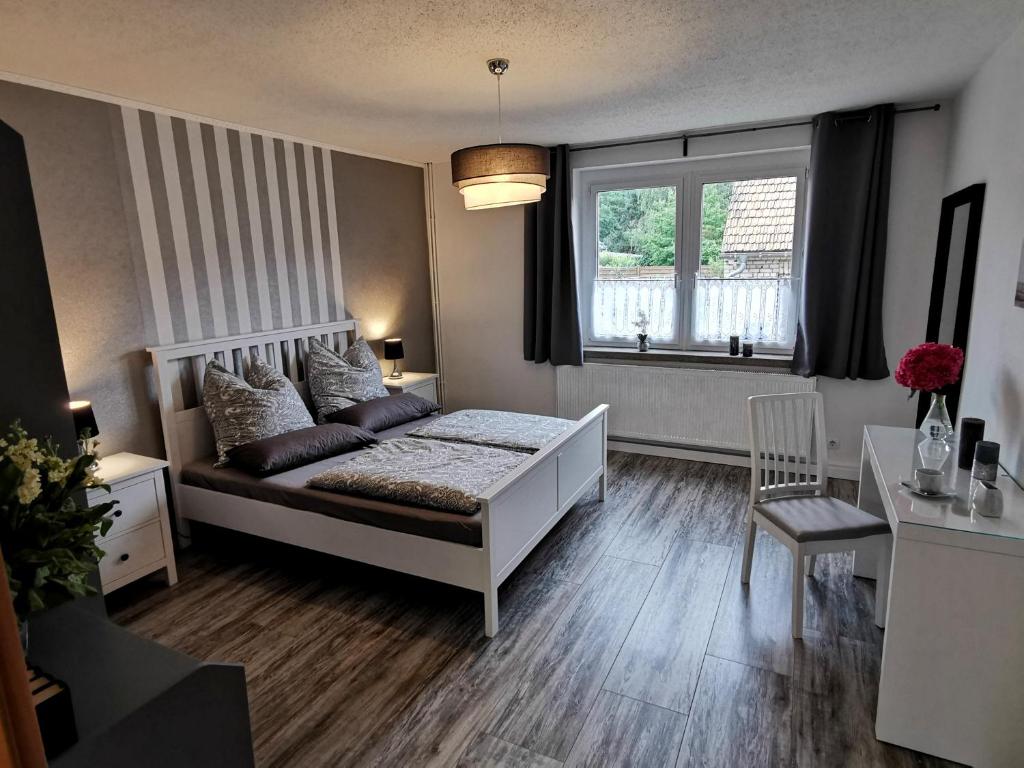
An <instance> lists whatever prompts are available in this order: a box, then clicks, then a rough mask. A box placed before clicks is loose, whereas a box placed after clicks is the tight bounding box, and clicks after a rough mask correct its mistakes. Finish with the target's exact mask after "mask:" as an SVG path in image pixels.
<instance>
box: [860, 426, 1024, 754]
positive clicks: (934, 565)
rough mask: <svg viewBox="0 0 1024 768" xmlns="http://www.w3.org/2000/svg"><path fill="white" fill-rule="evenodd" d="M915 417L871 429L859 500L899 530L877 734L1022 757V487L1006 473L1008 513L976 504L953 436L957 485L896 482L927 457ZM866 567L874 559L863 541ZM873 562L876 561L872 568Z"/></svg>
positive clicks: (949, 464)
mask: <svg viewBox="0 0 1024 768" xmlns="http://www.w3.org/2000/svg"><path fill="white" fill-rule="evenodd" d="M921 439H922V437H921V435H920V434H919V433H918V432H917V431H916V430H912V429H905V428H896V427H876V426H869V427H866V428H865V429H864V451H863V455H862V459H861V476H860V498H859V500H858V506H859V507H860V508H861V509H864V510H866V511H869V512H871V513H873V514H876V515H878V516H879V517H884V518H886V519H887V520H888V521H889V525H890V527H891V528H892V532H893V551H892V566H891V570H890V578H889V595H888V607H887V612H886V628H885V639H884V642H883V646H882V673H881V680H880V682H879V691H878V712H877V716H876V719H875V734H876V736H877V737H878V738H879V739H881V740H882V741H888V742H892V743H893V744H899V745H901V746H904V747H910V748H911V749H916V750H920V751H922V752H926V753H928V754H932V755H938V756H940V757H944V758H947V759H951V760H956V761H959V762H962V763H967V764H969V765H974V766H979V768H980V767H981V766H1021V765H1024V491H1021V490H1020V488H1018V487H1017V486H1016V485H1015V484H1014V483H1013V481H1012V480H1011V479H1010V478H1008V477H1005V476H1000V477H999V479H998V481H997V485H998V486H999V488H1001V489H1002V491H1003V495H1004V502H1005V506H1004V512H1003V517H1001V518H987V517H980V516H976V515H974V516H972V514H971V513H970V510H969V509H968V502H967V497H968V488H969V485H970V476H969V473H968V472H967V471H965V470H959V469H957V467H956V446H952V450H951V451H950V454H949V458H948V460H947V461H946V462H945V466H943V467H942V469H943V471H944V472H946V474H947V476H948V479H949V481H950V483H952V484H955V486H956V488H957V497H956V498H955V499H950V500H946V501H931V500H926V499H922V498H920V497H917V496H914V495H912V494H911V493H910V492H909V491H907V490H906V489H904V488H903V487H902V486H901V485H900V480H901V479H911V478H912V477H913V470H914V468H915V467H919V466H922V464H924V463H926V461H927V459H923V458H922V457H921V455H920V451H919V443H920V441H921ZM857 559H858V562H857V567H856V569H855V571H856V572H857V573H858V574H859V573H861V572H866V571H867V569H869V568H871V566H872V564H871V563H870V562H866V561H867V559H868V558H867V557H865V555H864V554H860V553H858V555H857ZM870 573H872V574H873V573H874V571H870Z"/></svg>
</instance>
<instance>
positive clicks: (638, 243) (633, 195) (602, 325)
mask: <svg viewBox="0 0 1024 768" xmlns="http://www.w3.org/2000/svg"><path fill="white" fill-rule="evenodd" d="M677 200H678V195H677V194H676V188H675V187H646V188H641V189H615V190H608V191H604V192H599V193H598V194H597V228H598V233H597V277H596V279H595V280H594V288H593V293H592V297H593V298H592V302H591V307H592V323H593V331H594V335H595V336H597V337H599V338H603V339H629V338H631V337H633V336H634V334H636V333H637V331H638V329H639V327H640V324H641V322H642V321H643V322H646V324H647V325H646V327H647V331H648V333H649V334H650V336H651V338H652V339H654V340H658V341H671V340H674V339H675V338H676V321H677V314H678V313H677V310H676V305H677V302H676V279H675V277H676V249H677V247H678V246H677V242H676V219H677V218H678V211H677V208H678V205H677Z"/></svg>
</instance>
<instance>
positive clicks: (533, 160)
mask: <svg viewBox="0 0 1024 768" xmlns="http://www.w3.org/2000/svg"><path fill="white" fill-rule="evenodd" d="M487 69H488V70H489V71H490V73H491V74H492V75H494V76H495V77H496V78H497V79H498V143H497V144H483V145H481V146H478V147H466V148H465V149H460V150H458V151H457V152H454V153H452V184H453V185H455V186H456V187H457V188H458V190H459V192H461V193H462V198H463V202H464V203H465V205H466V210H467V211H478V210H481V209H484V208H501V207H502V206H505V205H523V204H524V203H536V202H537V201H538V200H540V196H541V195H542V194H544V190H545V189H546V188H547V179H548V177H549V176H550V175H551V171H550V155H549V153H548V150H547V148H546V147H539V146H537V145H536V144H502V143H501V76H502V75H504V74H505V73H506V72H507V71H508V59H491V60H490V61H488V62H487Z"/></svg>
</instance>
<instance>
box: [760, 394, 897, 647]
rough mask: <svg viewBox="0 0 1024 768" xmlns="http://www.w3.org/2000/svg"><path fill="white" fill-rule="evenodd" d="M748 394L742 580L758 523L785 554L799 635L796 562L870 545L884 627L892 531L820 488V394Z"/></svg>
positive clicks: (823, 472)
mask: <svg viewBox="0 0 1024 768" xmlns="http://www.w3.org/2000/svg"><path fill="white" fill-rule="evenodd" d="M748 401H749V403H750V470H751V471H750V507H749V509H748V511H747V539H746V546H745V548H744V550H743V573H742V577H741V580H742V582H743V583H744V584H749V583H750V565H751V562H752V560H753V557H754V539H755V537H756V535H757V527H758V526H761V527H762V528H764V529H765V530H766V531H767V532H768V533H770V534H771V535H772V536H774V537H775V538H776V539H778V540H779V541H780V542H782V543H783V544H785V545H786V547H788V548H789V551H790V552H792V553H793V637H794V638H800V637H802V636H803V624H804V584H803V576H804V568H805V567H806V574H807V575H808V576H811V575H813V573H814V565H815V559H816V556H817V555H819V554H827V553H829V552H846V551H849V550H857V549H868V548H875V549H876V552H877V553H878V583H877V585H876V592H875V623H876V624H877V625H878V626H880V627H883V626H885V603H886V595H887V593H888V591H889V562H890V557H891V553H892V534H891V532H890V530H889V524H888V523H887V522H886V521H885V520H882V519H880V518H877V517H875V516H874V515H872V514H870V513H868V512H864V511H863V510H860V509H857V508H856V507H854V506H852V505H850V504H847V503H846V502H844V501H840V500H839V499H835V498H832V497H830V496H829V495H828V439H827V437H826V435H825V409H824V405H823V403H822V398H821V394H819V393H817V392H810V393H801V394H791V395H757V396H755V397H751V398H748ZM805 559H806V560H805Z"/></svg>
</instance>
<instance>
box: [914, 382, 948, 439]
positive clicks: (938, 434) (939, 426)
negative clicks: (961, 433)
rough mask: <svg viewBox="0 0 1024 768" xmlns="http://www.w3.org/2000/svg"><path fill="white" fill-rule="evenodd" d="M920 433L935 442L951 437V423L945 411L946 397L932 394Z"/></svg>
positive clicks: (935, 393)
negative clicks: (933, 439)
mask: <svg viewBox="0 0 1024 768" xmlns="http://www.w3.org/2000/svg"><path fill="white" fill-rule="evenodd" d="M919 429H920V431H921V433H922V434H923V435H925V436H926V437H931V438H935V439H937V440H948V439H949V438H951V437H952V436H953V422H952V421H951V420H950V418H949V411H947V410H946V396H945V395H940V394H938V393H937V392H932V402H931V405H929V406H928V413H926V414H925V417H924V421H922V422H921V426H920V428H919Z"/></svg>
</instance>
